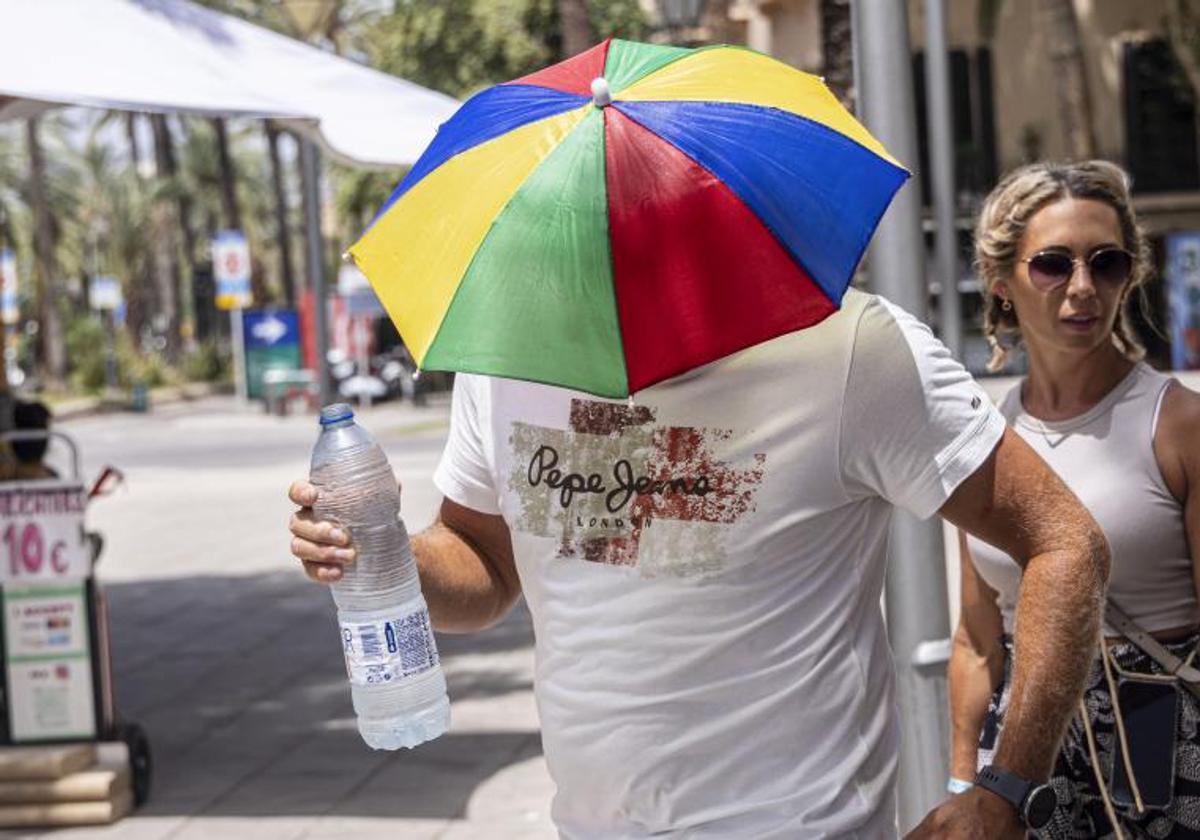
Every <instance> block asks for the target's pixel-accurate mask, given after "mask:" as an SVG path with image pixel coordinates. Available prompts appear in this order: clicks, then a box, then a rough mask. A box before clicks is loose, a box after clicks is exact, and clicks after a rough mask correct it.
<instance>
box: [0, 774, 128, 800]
mask: <svg viewBox="0 0 1200 840" xmlns="http://www.w3.org/2000/svg"><path fill="white" fill-rule="evenodd" d="M129 781H130V780H129V765H128V764H123V765H117V766H113V767H105V766H103V765H96V766H95V767H90V768H88V769H87V770H80V771H79V772H77V773H71V774H69V775H66V776H63V777H62V778H61V779H23V780H20V781H12V782H0V806H3V805H25V804H31V803H45V802H88V801H97V800H101V799H111V798H112V797H113V796H114V795H115V794H116V793H117V792H119V791H121V790H128V789H129Z"/></svg>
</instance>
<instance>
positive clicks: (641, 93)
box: [614, 47, 903, 168]
mask: <svg viewBox="0 0 1200 840" xmlns="http://www.w3.org/2000/svg"><path fill="white" fill-rule="evenodd" d="M614 98H615V99H618V100H624V101H627V102H646V101H672V100H674V101H680V100H684V101H687V100H691V101H704V102H734V103H741V104H745V105H759V106H761V107H764V108H778V109H779V110H781V111H788V112H790V113H793V114H796V115H797V116H801V117H805V118H807V119H810V120H813V121H814V122H818V123H821V124H822V125H826V126H828V127H829V128H832V129H833V130H834V131H837V132H839V133H841V134H844V135H845V136H847V137H849V138H850V139H851V140H854V141H855V142H856V143H859V144H860V145H862V146H865V147H866V148H868V149H870V150H871V151H872V152H874V153H875V154H877V155H879V156H880V157H882V158H883V159H884V160H887V161H889V162H891V163H894V164H896V165H897V166H900V164H899V162H897V161H896V159H895V158H893V157H892V156H891V155H890V154H888V152H887V150H886V149H885V148H883V144H882V143H880V142H879V141H878V140H876V139H875V138H874V137H872V136H871V135H870V133H869V132H868V131H867V130H866V129H865V128H863V127H862V125H861V124H859V122H858V120H856V119H854V117H853V116H852V115H851V114H850V112H849V111H847V110H846V109H845V108H843V107H842V104H841V103H840V102H838V101H837V97H835V96H834V95H833V94H832V93H831V92H830V90H829V88H827V87H825V83H824V82H822V81H821V79H820V78H819V77H817V76H814V75H812V74H811V73H804V72H802V71H800V70H797V69H796V68H794V67H790V66H788V65H786V64H784V63H783V62H781V61H777V60H776V59H774V58H771V57H769V56H765V55H763V54H761V53H756V52H754V51H753V50H747V49H743V48H741V47H718V48H714V49H704V50H697V51H696V52H694V53H692V54H691V55H689V56H685V57H683V58H680V59H678V60H676V61H672V62H671V63H670V64H667V65H666V66H664V67H662V68H661V69H659V70H655V71H654V72H652V73H650V74H649V75H648V76H645V77H644V78H642V79H640V80H639V81H637V82H634V83H633V84H631V85H630V86H629V87H627V88H625V89H624V90H622V91H620V92H619V93H617V94H616V96H615V97H614ZM901 168H903V167H901Z"/></svg>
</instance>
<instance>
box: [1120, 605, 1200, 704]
mask: <svg viewBox="0 0 1200 840" xmlns="http://www.w3.org/2000/svg"><path fill="white" fill-rule="evenodd" d="M1104 619H1105V620H1106V621H1107V622H1108V623H1109V624H1110V625H1111V626H1113V627H1115V628H1116V629H1117V630H1118V631H1120V633H1121V635H1122V636H1124V637H1125V638H1126V639H1128V640H1129V641H1131V642H1133V644H1135V645H1137V647H1138V648H1140V649H1141V651H1142V653H1144V654H1146V655H1147V656H1149V657H1150V658H1151V659H1153V660H1154V661H1155V662H1157V663H1158V664H1159V665H1161V666H1162V667H1163V668H1164V669H1166V671H1167V673H1168V674H1171V675H1173V676H1176V677H1179V679H1180V680H1182V681H1183V684H1184V687H1185V688H1187V690H1188V691H1190V692H1191V693H1192V694H1195V695H1196V697H1197V698H1200V670H1197V669H1196V668H1194V667H1192V665H1191V663H1190V662H1188V661H1185V660H1183V659H1180V658H1179V657H1178V656H1176V655H1175V654H1173V653H1171V651H1169V650H1167V649H1166V648H1165V647H1163V646H1162V644H1161V643H1160V642H1159V641H1158V639H1156V638H1154V637H1153V636H1151V635H1150V634H1149V633H1147V632H1146V631H1145V630H1143V629H1142V628H1141V627H1139V626H1138V625H1137V624H1136V623H1135V622H1134V620H1133V619H1132V618H1130V617H1129V616H1128V615H1126V614H1125V613H1124V612H1123V611H1122V610H1121V609H1120V608H1119V607H1118V606H1117V605H1116V604H1114V603H1113V602H1112V601H1111V600H1110V601H1108V602H1107V604H1106V607H1105V610H1104Z"/></svg>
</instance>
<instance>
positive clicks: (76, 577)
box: [0, 431, 152, 806]
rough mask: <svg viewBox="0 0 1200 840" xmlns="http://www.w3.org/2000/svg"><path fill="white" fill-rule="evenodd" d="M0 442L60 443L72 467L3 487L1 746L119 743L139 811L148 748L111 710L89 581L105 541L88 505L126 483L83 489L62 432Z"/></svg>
mask: <svg viewBox="0 0 1200 840" xmlns="http://www.w3.org/2000/svg"><path fill="white" fill-rule="evenodd" d="M0 437H2V438H3V439H5V440H8V441H19V440H39V439H46V438H49V439H52V440H55V441H59V442H61V443H63V444H64V445H65V446H66V448H67V449H68V450H69V452H70V461H71V477H70V478H44V479H37V480H33V481H12V482H0V600H2V605H3V614H2V617H0V657H2V664H3V667H2V668H0V682H2V685H3V693H2V694H0V744H5V745H21V746H26V745H46V744H58V743H64V742H83V741H91V742H96V743H100V742H121V743H124V744H125V746H126V749H127V751H128V756H129V766H130V780H131V786H132V793H133V801H134V805H135V806H138V805H141V804H143V803H144V802H145V801H146V799H147V798H148V797H149V795H150V778H151V766H152V764H151V754H150V741H149V739H148V738H147V736H146V733H145V731H144V730H143V729H142V727H141V726H139V725H138V724H137V723H134V722H132V721H127V720H123V719H122V718H121V717H120V715H119V714H117V712H116V709H115V708H114V702H113V674H112V657H111V649H110V639H109V627H108V605H107V601H106V600H105V597H104V592H103V590H102V589H101V588H100V586H99V585H98V584H97V582H96V578H95V569H96V565H97V563H98V561H99V559H100V553H101V551H102V550H103V544H104V541H103V538H102V537H101V536H100V535H99V534H97V533H95V532H90V531H88V530H87V529H86V526H85V522H84V514H85V511H86V508H87V505H88V503H89V502H90V501H91V500H92V499H94V498H98V497H100V496H103V495H107V494H108V493H110V492H112V490H113V489H115V488H116V486H117V485H118V484H120V482H121V481H122V479H123V476H122V475H121V473H120V471H118V470H116V469H115V468H113V467H105V469H104V470H103V471H101V473H100V475H99V477H98V478H97V479H96V480H95V481H94V482H93V483H92V485H91V486H90V487H87V486H85V484H84V483H83V481H82V479H81V473H80V464H79V449H78V447H77V446H76V444H75V441H74V440H72V439H71V438H70V437H69V436H67V435H65V434H62V433H60V432H45V431H16V432H7V433H4V434H3V435H2V436H0Z"/></svg>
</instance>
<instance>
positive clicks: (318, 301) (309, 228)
mask: <svg viewBox="0 0 1200 840" xmlns="http://www.w3.org/2000/svg"><path fill="white" fill-rule="evenodd" d="M297 139H298V140H299V141H300V180H301V182H302V184H301V186H302V188H303V190H304V241H305V253H306V254H307V255H308V259H307V263H308V285H309V288H310V289H312V294H313V323H314V324H316V333H317V335H316V339H317V341H316V344H317V360H316V361H317V370H316V375H317V398H318V399H319V400H320V403H321V405H329V403H330V402H331V401H332V395H331V394H330V391H329V359H328V353H329V324H328V322H327V320H326V319H327V317H328V310H327V309H326V299H325V248H324V240H323V239H322V238H321V182H320V160H319V156H318V152H317V147H316V146H315V145H314V144H313V142H312V141H311V140H309V139H308V138H307V137H305V136H304V135H303V134H297Z"/></svg>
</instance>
